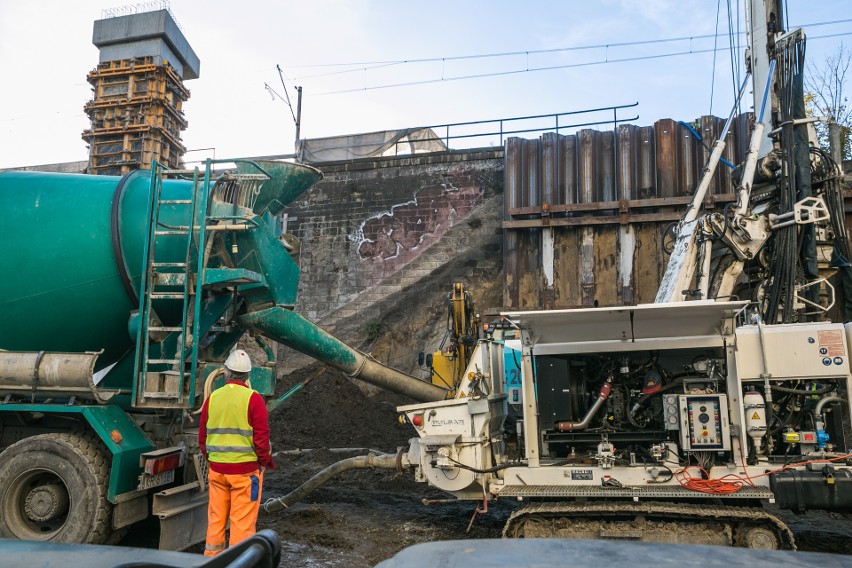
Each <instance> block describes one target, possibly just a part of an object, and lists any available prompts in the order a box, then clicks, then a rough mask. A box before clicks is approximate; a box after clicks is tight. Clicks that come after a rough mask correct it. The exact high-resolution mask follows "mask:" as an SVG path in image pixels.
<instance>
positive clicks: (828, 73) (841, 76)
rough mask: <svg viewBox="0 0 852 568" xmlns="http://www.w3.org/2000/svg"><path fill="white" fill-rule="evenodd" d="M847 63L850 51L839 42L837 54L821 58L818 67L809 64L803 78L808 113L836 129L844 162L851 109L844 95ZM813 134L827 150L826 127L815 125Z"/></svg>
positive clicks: (849, 152) (851, 150)
mask: <svg viewBox="0 0 852 568" xmlns="http://www.w3.org/2000/svg"><path fill="white" fill-rule="evenodd" d="M850 63H852V52H850V51H849V50H848V49H846V47H844V45H843V44H842V43H841V44H840V45H839V46H838V48H837V51H835V52H834V53H832V54H831V55H829V56H828V57H826V58H825V61H824V62H823V64H822V65H821V66H816V65H809V66H808V73H807V74H806V76H805V86H806V89H807V91H808V95H809V96H808V97H807V99H808V100H807V103H808V105H809V106H810V107H811V108H810V109H809V110H810V113H811V114H813V115H816V116H826V117H829V118H831V119H833V120H834V122H836V123H837V124H838V125H839V126H840V147H841V152H842V155H843V158H844V159H850V158H852V145H851V144H850V142H852V140H850V127H852V107H850V105H849V97H848V95H847V94H846V93H845V92H844V88H845V86H846V79H847V73H848V71H849V65H850ZM817 135H818V136H819V140H820V145H821V146H824V147H826V148H827V147H828V145H829V144H828V128H827V127H826V125H825V124H824V123H817Z"/></svg>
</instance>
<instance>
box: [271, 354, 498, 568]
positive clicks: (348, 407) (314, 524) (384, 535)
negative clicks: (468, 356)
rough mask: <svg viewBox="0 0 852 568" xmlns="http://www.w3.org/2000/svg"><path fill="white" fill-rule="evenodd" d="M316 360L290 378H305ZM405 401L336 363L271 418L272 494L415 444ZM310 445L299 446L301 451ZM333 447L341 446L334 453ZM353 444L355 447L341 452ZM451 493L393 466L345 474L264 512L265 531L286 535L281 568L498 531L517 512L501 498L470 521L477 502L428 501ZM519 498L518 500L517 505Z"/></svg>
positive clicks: (359, 563)
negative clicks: (366, 388) (361, 384)
mask: <svg viewBox="0 0 852 568" xmlns="http://www.w3.org/2000/svg"><path fill="white" fill-rule="evenodd" d="M315 368H316V366H313V367H308V368H306V369H304V370H302V371H300V372H298V373H296V374H295V376H293V377H290V378H289V379H288V382H297V381H298V380H301V378H300V377H304V376H307V375H309V374H310V373H312V372H313V371H314V369H315ZM405 402H410V401H405V400H404V399H402V398H394V397H393V396H392V395H385V394H379V395H377V396H367V395H366V394H365V393H364V392H363V391H362V390H361V389H359V388H358V387H357V386H355V385H354V384H352V382H351V381H350V380H348V379H346V378H344V377H342V376H341V375H340V374H339V373H337V372H336V371H332V370H325V371H324V372H321V373H320V374H319V375H318V376H317V377H316V378H315V379H314V380H313V381H312V382H311V383H309V384H308V386H307V387H305V388H304V389H303V390H302V391H300V392H299V393H297V394H296V395H294V396H293V397H292V398H291V399H288V401H287V402H285V403H284V404H283V405H282V406H281V407H280V408H278V409H277V410H276V411H274V412H273V414H272V415H271V416H270V426H271V428H272V431H273V434H272V444H273V453H274V454H276V456H275V461H276V466H277V468H276V470H274V471H268V472H267V475H266V479H265V483H264V500H265V499H267V498H269V497H274V496H281V495H284V494H286V493H288V492H289V491H291V490H293V489H295V488H296V487H298V486H299V485H300V484H301V483H302V482H304V481H306V480H307V479H308V478H310V477H311V476H312V475H314V474H315V473H317V472H319V471H320V470H322V469H323V468H324V467H326V466H328V465H330V464H332V463H334V462H336V461H339V460H342V459H346V458H348V457H353V456H357V455H364V454H366V453H367V451H368V450H376V451H379V452H381V453H395V452H396V450H397V448H399V447H406V448H407V447H408V439H409V438H410V437H411V435H412V434H413V432H412V431H411V430H410V428H411V426H409V425H403V424H400V423H399V421H398V419H397V416H398V415H397V413H396V410H395V408H396V405H397V404H400V403H405ZM297 449H302V450H307V451H303V452H301V453H294V452H293V451H294V450H297ZM332 449H333V451H332ZM346 449H351V451H341V450H346ZM446 497H447V495H445V494H443V493H440V492H438V491H435V490H432V489H429V488H428V487H427V486H426V485H425V484H421V483H416V482H414V480H413V478H411V477H410V476H408V475H403V474H397V473H395V472H391V471H388V470H356V471H349V472H345V473H343V474H342V475H340V476H339V477H337V478H335V479H333V480H332V481H330V482H329V483H327V484H326V485H324V486H323V487H321V488H320V489H318V490H316V491H315V492H313V493H311V494H310V495H308V497H307V498H306V499H305V500H304V501H303V502H302V503H299V504H296V505H294V506H293V507H292V508H290V509H287V510H285V511H283V512H281V513H277V514H272V515H262V516H261V519H260V520H259V522H258V528H271V529H274V530H275V531H276V532H277V533H278V534H279V535H280V536H281V539H282V541H283V545H284V546H283V557H282V561H281V566H305V567H307V566H343V565H345V566H348V567H351V568H357V567H366V566H374V565H375V564H376V563H378V562H380V561H381V560H384V559H386V558H389V557H391V556H393V555H394V554H395V553H396V552H398V551H399V550H402V549H403V548H405V547H406V546H409V545H412V544H416V543H420V542H429V541H434V540H448V539H464V538H497V537H499V536H500V531H501V529H502V523H503V520H504V519H505V516H506V515H508V511H509V510H510V509H509V508H508V507H506V505H505V504H500V505H499V506H498V507H497V508H496V511H495V508H494V507H493V506H491V505H490V506H489V508H490V509H491V510H490V511H489V512H488V513H487V514H485V515H477V518H476V520H475V522H474V523H473V525H472V527H471V530H470V531H469V532H468V531H467V528H468V524H469V523H470V521H471V518H472V517H473V513H474V511H476V509H477V506H478V505H481V504H478V503H475V502H455V503H450V504H444V503H442V504H432V505H428V506H427V505H424V504H423V503H422V500H423V499H424V498H427V499H441V498H446ZM508 504H509V505H511V503H508Z"/></svg>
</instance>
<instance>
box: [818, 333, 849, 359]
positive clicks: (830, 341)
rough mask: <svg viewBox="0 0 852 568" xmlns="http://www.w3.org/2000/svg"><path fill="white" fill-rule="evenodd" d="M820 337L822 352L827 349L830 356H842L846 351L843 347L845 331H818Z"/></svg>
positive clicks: (826, 353)
mask: <svg viewBox="0 0 852 568" xmlns="http://www.w3.org/2000/svg"><path fill="white" fill-rule="evenodd" d="M817 336H818V337H819V346H820V353H822V350H823V349H825V350H826V352H825V355H828V356H829V357H837V356H842V355H844V354H845V353H846V352H845V350H844V349H843V332H842V331H840V330H830V331H820V332H817Z"/></svg>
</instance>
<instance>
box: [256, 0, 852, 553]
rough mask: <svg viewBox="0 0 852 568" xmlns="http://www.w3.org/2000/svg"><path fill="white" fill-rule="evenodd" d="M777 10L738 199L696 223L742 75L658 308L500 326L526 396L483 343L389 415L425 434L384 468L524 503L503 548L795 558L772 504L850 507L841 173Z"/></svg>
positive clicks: (763, 23) (791, 34)
mask: <svg viewBox="0 0 852 568" xmlns="http://www.w3.org/2000/svg"><path fill="white" fill-rule="evenodd" d="M781 8H782V3H781V2H776V1H772V2H768V3H766V5H764V3H763V2H759V1H757V0H754V1H752V2H750V4H749V6H748V15H749V18H750V23H751V29H752V32H751V34H750V48H749V53H748V57H747V59H748V65H749V74H750V77H751V78H752V80H753V91H754V93H756V97H755V120H754V123H753V126H752V132H751V143H750V146H749V150H748V153H747V156H746V159H745V161H744V163H742V164H740V165H739V166H738V167H737V168H736V170H735V171H734V174H733V175H734V183H735V187H736V188H737V197H738V199H737V202H736V203H733V204H732V205H731V206H729V207H726V208H725V210H724V211H722V212H710V213H705V214H702V212H701V206H702V202H703V201H704V197H705V194H706V191H707V189H708V187H709V186H710V183H711V180H712V177H713V175H714V174H715V173H716V166H717V164H718V163H719V159H720V157H721V155H722V151H723V150H724V147H725V137H726V135H727V132H728V127H729V125H730V124H731V121H732V119H733V116H734V113H735V111H736V108H737V106H738V104H739V101H740V99H741V98H742V96H743V93H744V92H745V90H746V87H747V85H748V80H749V78H748V77H747V78H746V81H744V82H743V84H742V87H741V88H740V89H739V93H738V94H737V102H736V103H735V104H734V107H733V109H732V111H731V114H730V116H729V117H728V122H727V125H726V127H725V129H724V130H723V132H722V135H721V137H720V138H719V140H718V141H717V142H716V143H715V145H714V146H713V149H712V152H711V154H710V157H709V160H708V163H707V164H706V166H705V170H704V172H703V176H702V179H701V181H700V183H699V185H698V187H697V188H696V190H695V193H694V199H693V201H692V203H691V204H690V205H689V207H688V208H687V210H686V212H685V213H684V215H683V218H682V220H681V221H680V223H678V224H677V226H676V227H675V228H674V243H673V247H672V252H671V258H670V261H669V264H668V267H667V270H666V273H665V275H664V277H663V281H662V284H661V285H660V289H659V293H658V295H657V298H656V302H655V303H653V304H645V305H637V306H622V307H610V308H589V309H571V310H545V311H507V312H503V313H502V314H501V316H502V318H504V320H503V321H504V322H507V323H506V325H509V326H510V327H512V328H513V329H514V330H515V331H516V333H517V334H518V335H519V338H520V341H519V344H518V345H517V347H518V351H519V359H520V370H521V372H520V375H521V387H520V389H518V390H516V391H515V392H514V393H513V396H512V398H511V400H508V397H507V389H506V384H507V380H506V376H507V364H506V356H505V353H506V351H507V350H508V349H509V347H507V345H506V342H504V341H500V340H495V339H494V338H493V337H486V338H485V339H482V340H480V341H479V342H478V344H477V346H476V348H475V350H474V351H473V353H472V355H471V358H470V362H469V364H468V366H467V368H466V369H465V371H464V373H462V374H461V376H460V380H459V381H458V382H457V383H456V384H455V385H453V386H454V389H453V391H454V396H453V397H452V398H450V399H448V400H441V401H437V402H424V403H418V404H411V405H405V406H401V407H399V408H398V410H399V412H400V413H401V415H402V416H403V417H404V419H405V421H407V422H408V423H410V424H411V425H412V427H413V429H414V431H415V432H416V433H417V437H415V438H413V439H412V440H411V442H410V446H409V448H408V449H407V451H403V452H401V454H400V455H399V456H397V457H396V459H390V458H389V457H387V458H386V459H385V462H386V466H387V467H397V468H402V469H405V470H408V471H410V472H411V473H412V474H413V476H414V478H415V479H416V480H417V481H421V482H424V483H428V484H429V485H431V486H434V487H437V488H439V489H441V490H443V491H445V492H447V493H450V494H452V495H454V496H455V497H456V498H458V499H465V500H472V501H483V502H486V503H487V502H488V501H490V500H494V499H498V498H500V499H516V500H518V501H523V502H524V503H525V506H523V507H522V508H520V509H518V510H517V511H515V512H514V513H513V514H512V515H511V516H510V518H509V519H508V522H507V523H506V526H505V528H504V535H505V536H510V537H526V538H531V537H564V538H592V539H595V538H622V539H631V540H644V541H649V542H670V543H671V542H674V543H678V542H683V543H698V544H719V545H728V546H741V547H750V548H768V549H774V548H779V549H795V547H796V545H795V539H794V536H793V534H792V533H791V531H790V530H789V528H788V527H787V526H786V525H785V524H784V522H783V521H782V520H781V519H779V518H778V517H777V516H776V515H773V514H772V513H771V512H768V511H767V510H766V508H765V507H764V505H767V504H773V505H775V506H777V507H779V508H782V509H792V510H796V511H803V510H806V509H824V510H830V511H848V510H850V509H852V432H850V426H849V424H850V423H852V420H850V418H852V406H850V399H849V389H850V380H852V375H850V366H849V361H850V355H851V354H850V348H849V346H850V342H852V324H845V325H844V324H843V323H832V322H830V321H827V320H826V319H825V314H826V312H827V310H828V309H829V308H830V307H831V305H832V304H833V302H834V300H833V288H832V286H831V284H830V282H829V281H828V278H827V277H828V275H829V274H830V272H831V271H833V270H837V269H838V268H842V267H848V265H849V259H850V253H849V244H848V237H847V232H846V226H845V222H844V211H843V199H842V192H841V188H840V180H841V170H840V168H839V167H838V165H837V164H836V163H835V162H834V161H832V159H831V158H830V157H829V156H828V154H827V153H826V152H823V151H822V150H819V149H818V148H814V147H811V146H810V145H809V143H808V126H809V123H810V122H812V121H813V119H808V118H806V117H805V113H804V104H803V87H802V85H803V72H804V46H805V35H804V32H803V31H802V30H801V29H795V30H790V31H786V30H784V29H783V24H782V22H783V21H784V18H783V17H782V10H781ZM510 411H514V412H515V413H516V414H517V416H518V419H517V421H516V425H515V427H514V431H515V434H514V435H513V436H512V437H510V436H509V435H507V434H506V433H505V432H506V430H505V429H504V422H505V420H506V417H507V415H508V414H509V413H510ZM380 461H381V460H380V459H379V457H378V456H376V457H374V462H375V463H379V462H380ZM374 466H375V467H382V465H374ZM301 495H302V494H300V496H301ZM291 502H293V498H292V497H291V496H285V497H282V498H279V499H272V500H270V501H268V502H267V503H266V504H265V508H266V510H268V511H274V510H277V509H280V508H281V507H282V506H285V505H289V504H290V503H291Z"/></svg>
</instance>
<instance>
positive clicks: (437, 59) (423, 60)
mask: <svg viewBox="0 0 852 568" xmlns="http://www.w3.org/2000/svg"><path fill="white" fill-rule="evenodd" d="M720 1H721V0H720ZM850 22H852V18H846V19H840V20H828V21H823V22H811V23H806V24H799V25H798V26H796V27H805V28H808V29H810V28H817V27H822V26H830V25H836V24H845V23H850ZM849 33H852V32H845V33H843V34H842V35H848V34H849ZM737 34H738V35H739V36H742V35H745V32H740V31H738V32H737ZM715 37H716V34H715V33H712V34H700V35H692V36H678V37H670V38H657V39H647V40H635V41H623V42H610V43H598V44H589V45H577V46H568V47H556V48H550V49H526V50H518V51H501V52H493V53H477V54H467V55H455V56H442V57H421V58H406V59H386V60H376V61H369V60H368V61H351V62H347V63H316V64H305V65H289V66H288V67H289V68H290V69H315V68H317V69H318V68H325V67H358V68H357V69H349V70H341V71H331V72H328V73H320V74H315V75H303V76H299V77H294V78H293V80H298V79H308V78H314V77H322V76H325V75H338V74H341V73H347V72H349V73H354V72H360V71H362V70H363V67H364V66H376V67H387V66H393V65H404V64H411V63H430V62H435V63H437V62H446V61H460V60H469V59H488V58H496V57H511V56H520V55H523V56H529V55H538V54H546V53H562V52H570V51H582V50H589V49H608V48H612V47H632V46H637V45H653V44H663V43H672V42H678V41H690V42H691V41H694V40H701V39H711V38H715ZM821 37H833V36H821ZM811 39H814V38H811Z"/></svg>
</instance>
